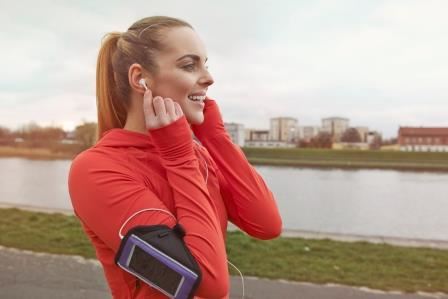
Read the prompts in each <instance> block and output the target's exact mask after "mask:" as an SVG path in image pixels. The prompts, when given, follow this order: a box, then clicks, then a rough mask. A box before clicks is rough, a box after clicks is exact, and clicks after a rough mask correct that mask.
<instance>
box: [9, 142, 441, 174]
mask: <svg viewBox="0 0 448 299" xmlns="http://www.w3.org/2000/svg"><path fill="white" fill-rule="evenodd" d="M243 151H244V153H245V155H246V157H247V159H248V160H249V161H250V163H251V164H253V165H270V166H289V167H312V168H342V169H395V170H409V171H440V172H448V153H436V152H400V151H360V150H325V149H301V148H281V149H279V148H271V149H266V148H243ZM76 155H77V152H76V151H57V152H55V151H52V150H50V149H44V148H15V147H6V146H0V157H21V158H27V159H41V160H56V159H66V160H71V159H73V158H74V157H75V156H76Z"/></svg>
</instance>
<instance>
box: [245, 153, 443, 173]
mask: <svg viewBox="0 0 448 299" xmlns="http://www.w3.org/2000/svg"><path fill="white" fill-rule="evenodd" d="M243 151H244V153H245V154H246V156H247V158H248V160H249V161H250V162H251V163H252V164H265V165H282V166H303V167H335V168H385V169H403V170H407V169H409V170H434V171H448V153H442V152H438V153H436V152H400V151H373V150H369V151H361V150H328V149H301V148H273V149H266V148H243Z"/></svg>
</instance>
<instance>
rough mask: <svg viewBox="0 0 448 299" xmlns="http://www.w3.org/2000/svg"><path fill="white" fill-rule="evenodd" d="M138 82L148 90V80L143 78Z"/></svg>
mask: <svg viewBox="0 0 448 299" xmlns="http://www.w3.org/2000/svg"><path fill="white" fill-rule="evenodd" d="M138 83H139V84H140V86H141V87H144V88H145V90H148V86H146V82H145V79H143V78H141V79H140V80H139V81H138Z"/></svg>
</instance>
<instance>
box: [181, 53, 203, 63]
mask: <svg viewBox="0 0 448 299" xmlns="http://www.w3.org/2000/svg"><path fill="white" fill-rule="evenodd" d="M186 57H189V58H191V59H193V60H194V61H200V60H201V58H200V57H199V56H198V55H194V54H187V55H184V56H182V57H180V58H178V59H177V60H176V61H179V60H182V59H184V58H186ZM207 60H208V57H206V58H205V62H207Z"/></svg>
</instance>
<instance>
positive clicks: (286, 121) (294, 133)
mask: <svg viewBox="0 0 448 299" xmlns="http://www.w3.org/2000/svg"><path fill="white" fill-rule="evenodd" d="M297 126H298V120H297V118H294V117H274V118H271V119H270V129H269V140H271V141H279V142H286V143H288V142H291V143H295V142H296V141H297V137H298V130H297ZM279 144H280V143H279Z"/></svg>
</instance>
